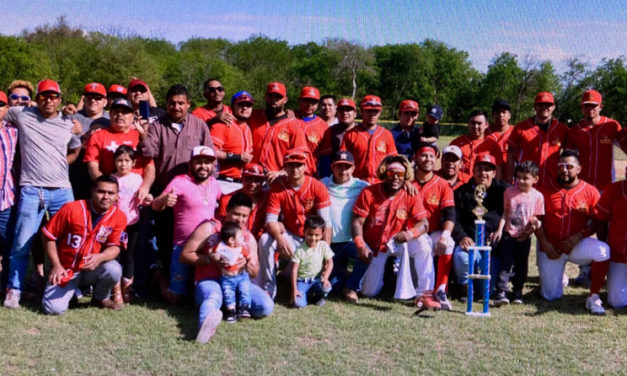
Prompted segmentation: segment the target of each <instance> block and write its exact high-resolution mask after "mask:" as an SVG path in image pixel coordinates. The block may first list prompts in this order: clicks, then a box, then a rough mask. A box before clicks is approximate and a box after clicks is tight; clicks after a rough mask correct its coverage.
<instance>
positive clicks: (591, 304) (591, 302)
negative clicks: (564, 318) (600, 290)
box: [586, 294, 605, 316]
mask: <svg viewBox="0 0 627 376" xmlns="http://www.w3.org/2000/svg"><path fill="white" fill-rule="evenodd" d="M586 309H587V310H588V311H590V313H591V314H593V315H599V316H603V315H605V308H603V302H602V301H601V298H599V294H592V295H590V296H589V297H588V299H586Z"/></svg>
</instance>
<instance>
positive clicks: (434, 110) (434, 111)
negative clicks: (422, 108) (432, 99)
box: [427, 104, 444, 120]
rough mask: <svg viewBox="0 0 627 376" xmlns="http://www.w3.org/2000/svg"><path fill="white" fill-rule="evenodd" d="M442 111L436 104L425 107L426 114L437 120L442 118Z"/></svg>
mask: <svg viewBox="0 0 627 376" xmlns="http://www.w3.org/2000/svg"><path fill="white" fill-rule="evenodd" d="M443 113H444V111H442V107H440V106H438V105H437V104H433V105H431V106H429V108H428V109H427V115H428V116H431V117H432V118H435V119H438V120H440V119H442V114H443Z"/></svg>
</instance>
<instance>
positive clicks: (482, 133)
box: [451, 110, 503, 176]
mask: <svg viewBox="0 0 627 376" xmlns="http://www.w3.org/2000/svg"><path fill="white" fill-rule="evenodd" d="M487 129H488V114H487V113H486V112H485V111H482V110H474V111H472V112H471V113H470V115H469V116H468V133H466V134H463V135H461V136H459V137H457V138H455V139H454V140H453V141H451V145H455V146H457V147H459V148H460V149H461V151H462V171H463V172H464V173H466V174H472V173H473V164H474V161H475V158H476V157H477V155H478V154H481V153H490V154H491V155H492V156H493V157H494V158H495V160H496V165H497V175H496V176H500V168H499V166H500V165H501V164H502V160H501V158H502V157H503V154H502V153H501V148H500V147H499V145H498V143H497V142H496V141H495V140H494V139H493V138H489V137H486V130H487Z"/></svg>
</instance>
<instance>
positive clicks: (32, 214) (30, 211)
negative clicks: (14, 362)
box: [4, 80, 81, 308]
mask: <svg viewBox="0 0 627 376" xmlns="http://www.w3.org/2000/svg"><path fill="white" fill-rule="evenodd" d="M35 100H36V102H37V107H21V106H16V107H11V108H10V109H9V110H8V111H7V114H6V116H5V120H6V121H7V122H10V123H12V124H14V125H15V126H16V127H17V128H18V130H19V132H20V137H19V142H20V149H21V151H22V152H21V159H22V160H21V173H20V187H21V190H20V203H19V206H18V213H17V223H16V228H15V238H14V240H13V246H12V247H11V256H10V270H9V283H8V285H7V288H8V293H7V297H6V299H5V301H4V305H5V306H6V307H10V308H17V307H19V301H20V294H21V289H22V283H23V281H24V275H25V273H26V268H27V265H28V258H29V256H30V248H31V244H32V241H33V238H34V235H35V233H36V232H37V229H38V228H39V224H40V223H41V220H42V218H43V216H44V213H45V212H46V211H48V212H49V213H50V215H54V214H55V213H56V212H57V211H58V210H59V209H60V208H61V206H63V205H64V204H65V203H66V202H69V201H72V200H73V195H72V188H71V185H70V181H69V178H68V164H69V163H72V162H73V161H74V158H76V155H78V152H79V151H80V147H81V141H80V139H79V138H78V137H76V136H75V135H73V134H72V127H73V123H72V121H71V120H70V119H69V118H68V117H66V116H64V115H62V114H61V113H60V112H59V111H58V107H59V103H60V102H61V89H60V88H59V84H58V83H56V82H55V81H52V80H43V81H40V82H39V83H38V84H37V95H36V97H35ZM68 150H69V152H68ZM40 272H41V273H42V276H43V266H42V267H41V271H40Z"/></svg>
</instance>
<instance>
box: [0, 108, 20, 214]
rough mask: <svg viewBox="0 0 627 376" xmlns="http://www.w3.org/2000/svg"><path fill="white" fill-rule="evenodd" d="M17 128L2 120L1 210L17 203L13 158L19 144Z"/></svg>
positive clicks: (0, 145)
mask: <svg viewBox="0 0 627 376" xmlns="http://www.w3.org/2000/svg"><path fill="white" fill-rule="evenodd" d="M17 134H18V131H17V128H15V126H13V124H11V123H7V122H5V121H4V120H3V121H2V128H0V147H2V150H1V152H2V154H0V199H1V200H0V211H2V210H6V209H8V208H10V207H11V206H13V204H14V203H15V181H14V179H13V172H12V171H11V169H12V168H13V158H15V148H16V146H17Z"/></svg>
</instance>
